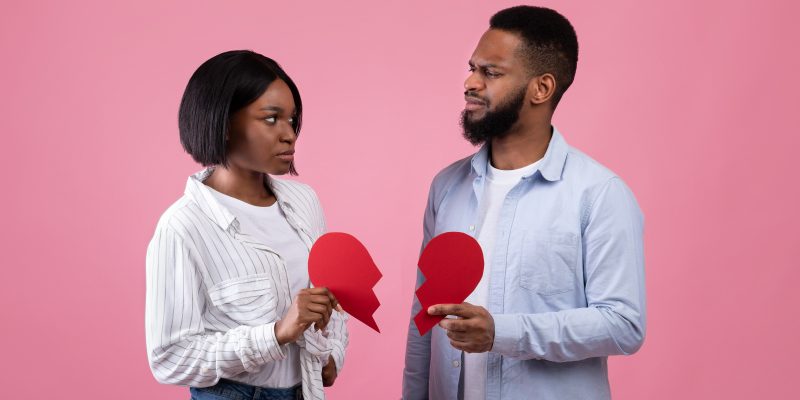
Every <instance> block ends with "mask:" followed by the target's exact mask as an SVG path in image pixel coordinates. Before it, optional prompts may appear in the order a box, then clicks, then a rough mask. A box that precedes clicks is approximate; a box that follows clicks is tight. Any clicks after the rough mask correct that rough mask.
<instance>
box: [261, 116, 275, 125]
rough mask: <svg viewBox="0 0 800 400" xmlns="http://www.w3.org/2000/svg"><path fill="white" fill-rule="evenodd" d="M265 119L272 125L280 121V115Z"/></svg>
mask: <svg viewBox="0 0 800 400" xmlns="http://www.w3.org/2000/svg"><path fill="white" fill-rule="evenodd" d="M264 121H267V123H268V124H270V125H275V123H276V122H278V117H276V116H271V117H267V118H264Z"/></svg>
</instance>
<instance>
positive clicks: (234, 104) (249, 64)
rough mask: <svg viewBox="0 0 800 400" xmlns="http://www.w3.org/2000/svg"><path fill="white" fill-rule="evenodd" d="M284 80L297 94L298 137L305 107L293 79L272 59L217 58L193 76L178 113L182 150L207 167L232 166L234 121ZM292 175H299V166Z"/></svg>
mask: <svg viewBox="0 0 800 400" xmlns="http://www.w3.org/2000/svg"><path fill="white" fill-rule="evenodd" d="M276 79H280V80H282V81H283V82H285V83H286V85H288V86H289V89H290V90H291V91H292V97H293V98H294V105H295V117H294V131H295V134H298V135H299V134H300V125H301V123H302V120H303V103H302V101H301V100H300V91H298V90H297V85H295V84H294V82H293V81H292V78H289V75H287V74H286V72H285V71H284V70H283V69H282V68H281V67H280V65H278V63H277V62H275V61H274V60H272V59H271V58H269V57H265V56H263V55H261V54H258V53H256V52H253V51H250V50H234V51H227V52H224V53H222V54H218V55H216V56H214V57H212V58H211V59H209V60H208V61H206V62H204V63H203V65H201V66H200V67H199V68H197V71H195V72H194V74H192V77H191V78H190V79H189V83H188V84H187V85H186V90H185V91H184V92H183V98H182V99H181V106H180V110H179V111H178V129H179V130H180V136H181V145H183V148H184V149H185V150H186V152H187V153H189V154H190V155H191V156H192V158H193V159H194V160H195V161H197V162H198V163H200V164H202V165H203V166H204V167H208V166H213V165H221V166H223V167H227V166H228V159H227V141H226V139H225V137H226V135H227V134H228V130H229V129H230V126H231V124H230V122H231V116H232V115H233V114H234V113H235V112H237V111H239V110H241V109H243V108H245V107H247V106H248V105H249V104H250V103H252V102H254V101H255V100H256V99H258V98H259V97H261V95H262V94H264V92H265V91H266V90H267V87H268V86H269V85H270V84H271V83H272V82H274V81H275V80H276ZM289 173H290V174H292V175H297V170H295V167H294V163H292V165H290V166H289Z"/></svg>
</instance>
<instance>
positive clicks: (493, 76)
mask: <svg viewBox="0 0 800 400" xmlns="http://www.w3.org/2000/svg"><path fill="white" fill-rule="evenodd" d="M486 76H488V77H489V78H497V77H498V76H500V74H498V73H497V72H492V71H486Z"/></svg>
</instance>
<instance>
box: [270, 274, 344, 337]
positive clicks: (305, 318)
mask: <svg viewBox="0 0 800 400" xmlns="http://www.w3.org/2000/svg"><path fill="white" fill-rule="evenodd" d="M333 309H336V310H339V311H342V307H341V306H340V305H339V302H338V301H337V300H336V297H334V296H333V293H331V292H330V291H329V290H328V288H324V287H318V288H309V289H303V290H301V291H300V293H298V294H297V296H296V297H295V298H294V301H293V302H292V305H291V306H290V307H289V311H287V312H286V316H284V317H283V319H281V320H280V321H278V322H276V323H275V338H276V339H278V344H279V345H281V346H283V345H284V344H286V343H292V342H295V341H297V339H298V338H299V337H300V335H302V334H303V332H305V330H306V329H308V328H309V327H310V326H311V324H314V328H315V329H316V330H324V329H325V327H326V326H327V325H328V321H330V319H331V312H332V311H333Z"/></svg>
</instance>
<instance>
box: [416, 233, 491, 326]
mask: <svg viewBox="0 0 800 400" xmlns="http://www.w3.org/2000/svg"><path fill="white" fill-rule="evenodd" d="M419 269H420V271H421V272H422V274H423V275H425V282H424V283H423V284H422V285H421V286H420V287H419V289H417V292H416V293H417V299H418V300H419V302H420V303H421V304H422V310H421V311H420V312H419V314H417V315H416V316H415V317H414V322H415V323H416V324H417V330H419V334H420V335H424V334H425V333H427V332H428V331H429V330H430V329H431V328H433V326H434V325H436V324H437V323H439V321H441V320H442V319H444V317H443V316H433V315H429V314H428V307H430V306H432V305H435V304H459V303H462V302H464V299H466V298H467V296H469V295H470V293H472V291H473V290H475V287H476V286H478V282H480V281H481V277H483V251H482V250H481V246H480V244H478V242H477V241H476V240H475V239H474V238H473V237H472V236H469V235H467V234H465V233H461V232H447V233H443V234H441V235H439V236H436V237H435V238H433V239H431V241H430V242H428V245H427V246H426V247H425V250H423V251H422V255H421V256H420V257H419Z"/></svg>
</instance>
